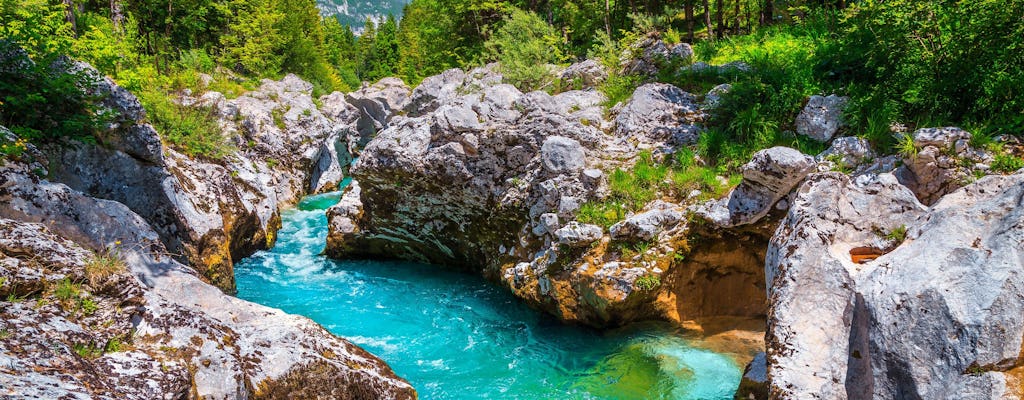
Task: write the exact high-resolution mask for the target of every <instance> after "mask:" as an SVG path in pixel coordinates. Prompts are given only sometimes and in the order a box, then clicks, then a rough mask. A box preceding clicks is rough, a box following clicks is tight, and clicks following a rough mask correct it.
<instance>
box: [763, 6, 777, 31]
mask: <svg viewBox="0 0 1024 400" xmlns="http://www.w3.org/2000/svg"><path fill="white" fill-rule="evenodd" d="M774 19H775V0H765V2H764V6H763V7H761V26H768V25H771V23H772V21H773V20H774Z"/></svg>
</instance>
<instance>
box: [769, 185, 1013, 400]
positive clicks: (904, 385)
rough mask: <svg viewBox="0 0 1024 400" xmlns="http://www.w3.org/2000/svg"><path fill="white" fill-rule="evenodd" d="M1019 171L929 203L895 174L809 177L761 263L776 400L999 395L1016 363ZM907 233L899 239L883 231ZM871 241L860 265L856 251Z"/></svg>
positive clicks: (1000, 396)
mask: <svg viewBox="0 0 1024 400" xmlns="http://www.w3.org/2000/svg"><path fill="white" fill-rule="evenodd" d="M1022 196H1024V175H1020V174H1018V175H1012V176H1006V177H994V176H993V177H986V178H983V179H981V180H979V181H978V182H976V183H974V184H972V185H969V186H967V187H965V188H963V189H960V190H958V191H956V192H954V193H952V194H949V195H947V196H946V197H944V198H942V200H940V201H939V203H938V204H936V205H935V206H934V207H932V208H931V209H928V208H926V207H924V206H923V205H921V204H920V203H919V202H918V201H917V199H916V198H915V197H914V195H913V193H911V192H910V191H909V190H908V189H906V188H905V187H903V186H901V185H899V184H898V183H896V181H895V179H894V178H893V177H892V176H891V175H880V176H879V177H878V178H877V180H875V181H870V180H869V179H867V177H865V178H864V179H863V181H858V182H853V183H851V182H850V181H849V180H848V178H845V177H842V176H838V175H836V174H829V175H822V176H818V177H815V178H812V179H811V180H810V181H809V182H808V183H807V184H805V186H804V187H802V188H801V190H800V195H799V196H798V197H797V200H796V203H795V205H794V206H793V207H792V208H791V210H790V214H789V215H788V216H787V218H786V220H785V221H783V224H782V226H780V227H779V229H778V230H777V231H776V234H775V237H773V238H772V241H771V245H770V247H769V252H768V257H767V260H766V264H765V268H766V273H767V275H768V281H769V282H772V284H771V286H770V288H769V293H770V296H769V299H771V300H770V301H771V304H770V306H771V309H772V311H771V312H770V313H769V315H770V316H771V317H770V321H769V324H768V326H769V331H768V335H767V339H768V355H769V357H768V364H769V376H770V377H771V388H772V393H773V395H778V396H782V397H787V398H804V397H808V398H851V399H852V398H883V399H892V398H904V397H910V398H951V396H953V397H956V398H978V399H980V398H985V399H989V398H992V399H995V398H1003V396H1005V395H1006V394H1007V393H1010V390H1011V389H1010V388H1009V387H1008V385H1009V382H1010V381H1012V378H1011V374H1013V373H1014V372H1013V370H1014V369H1016V368H1019V367H1020V365H1021V361H1020V358H1019V354H1020V352H1021V337H1022V336H1024V299H1022V298H1021V296H1020V288H1021V287H1024V281H1022V280H1024V278H1022V277H1021V276H1020V274H1016V273H1013V272H1011V271H1017V270H1020V268H1021V267H1022V266H1024V265H1022V260H1021V258H1020V257H1019V255H1018V254H1017V249H1020V248H1021V246H1022V244H1024V228H1022V227H1021V225H1020V221H1021V220H1022V218H1024V215H1022V209H1021V208H1020V207H1017V206H1016V205H1017V204H1018V203H1019V201H1020V198H1021V197H1022ZM901 225H903V226H907V227H909V231H908V234H907V239H906V241H904V242H902V243H879V241H883V242H884V241H885V240H884V239H881V238H880V237H879V235H878V234H877V233H875V231H876V229H877V228H881V229H882V230H883V231H886V230H890V229H892V228H894V227H896V226H901ZM862 247H873V248H876V249H879V250H881V251H879V252H880V253H884V255H882V256H880V257H879V258H877V259H876V260H873V261H868V262H866V263H865V264H855V263H853V262H852V261H851V255H850V254H851V253H850V252H851V250H854V249H858V248H862Z"/></svg>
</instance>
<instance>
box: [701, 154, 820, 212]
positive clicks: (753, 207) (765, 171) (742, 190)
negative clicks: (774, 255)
mask: <svg viewBox="0 0 1024 400" xmlns="http://www.w3.org/2000/svg"><path fill="white" fill-rule="evenodd" d="M815 166H816V164H815V162H814V158H812V157H810V156H808V155H805V154H803V153H801V152H800V151H798V150H794V149H791V148H788V147H773V148H770V149H765V150H761V151H759V152H757V153H755V154H754V157H753V158H752V159H751V160H750V162H748V163H747V164H745V165H744V166H743V181H742V182H741V183H740V184H739V186H737V187H736V188H735V189H733V190H732V191H731V192H729V195H727V196H726V197H725V198H723V199H719V200H712V201H710V202H707V203H705V204H703V205H700V206H697V207H694V208H693V210H694V211H695V212H696V213H697V214H698V215H700V216H701V217H703V218H705V219H707V220H708V221H711V222H712V223H714V224H715V225H718V226H720V227H725V228H731V227H736V226H740V225H748V224H752V223H754V222H757V221H759V220H761V218H764V217H765V216H766V215H768V213H769V212H770V211H771V210H772V206H774V205H775V203H778V202H779V200H781V199H782V198H783V197H785V196H786V195H787V194H789V192H790V191H792V190H793V189H794V188H795V187H796V185H797V184H798V183H800V181H802V180H803V179H804V177H806V176H807V175H808V174H810V173H812V172H814V170H815Z"/></svg>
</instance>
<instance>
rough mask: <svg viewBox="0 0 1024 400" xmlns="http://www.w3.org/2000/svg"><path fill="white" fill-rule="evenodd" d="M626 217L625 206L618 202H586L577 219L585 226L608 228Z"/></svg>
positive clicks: (581, 207) (577, 213)
mask: <svg viewBox="0 0 1024 400" xmlns="http://www.w3.org/2000/svg"><path fill="white" fill-rule="evenodd" d="M625 216H626V210H625V205H623V204H622V203H621V202H618V201H614V200H612V201H601V202H586V203H583V204H582V205H581V206H580V209H579V210H578V211H577V212H576V219H577V220H578V221H580V222H582V223H584V224H593V225H597V226H600V227H603V228H608V227H610V226H612V225H614V224H615V223H616V222H619V221H621V220H622V219H623V218H625Z"/></svg>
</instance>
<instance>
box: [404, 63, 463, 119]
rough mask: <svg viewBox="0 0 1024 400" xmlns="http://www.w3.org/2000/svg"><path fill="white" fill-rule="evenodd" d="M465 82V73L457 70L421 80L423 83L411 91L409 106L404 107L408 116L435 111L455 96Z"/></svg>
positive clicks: (450, 70) (417, 115)
mask: <svg viewBox="0 0 1024 400" xmlns="http://www.w3.org/2000/svg"><path fill="white" fill-rule="evenodd" d="M465 80H466V73H465V72H463V71H462V70H461V69H458V68H453V69H449V70H447V71H444V72H442V73H441V74H440V75H434V76H431V77H427V78H425V79H423V82H420V85H419V86H417V87H416V89H414V90H413V91H412V96H411V98H410V100H409V104H408V105H407V106H406V107H407V110H408V113H409V116H411V117H419V116H422V115H423V114H426V113H429V112H432V111H434V110H436V109H437V108H438V107H440V106H441V104H443V103H444V102H445V101H447V100H449V99H451V98H454V97H455V96H456V95H457V90H458V89H459V87H461V86H462V84H463V82H464V81H465Z"/></svg>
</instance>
